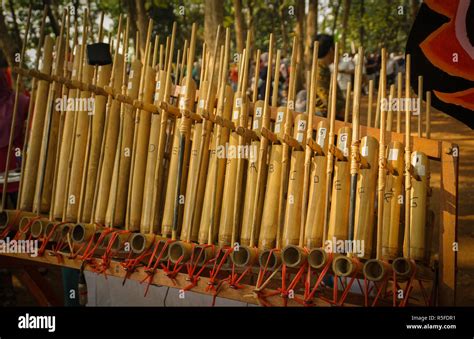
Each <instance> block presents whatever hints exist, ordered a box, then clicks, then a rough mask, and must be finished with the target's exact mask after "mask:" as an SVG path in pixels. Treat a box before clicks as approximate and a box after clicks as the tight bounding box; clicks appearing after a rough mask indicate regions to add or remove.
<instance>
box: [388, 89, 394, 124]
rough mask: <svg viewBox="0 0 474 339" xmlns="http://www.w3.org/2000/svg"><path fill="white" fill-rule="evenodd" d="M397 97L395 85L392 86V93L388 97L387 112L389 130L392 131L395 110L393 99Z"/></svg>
mask: <svg viewBox="0 0 474 339" xmlns="http://www.w3.org/2000/svg"><path fill="white" fill-rule="evenodd" d="M394 98H395V85H391V86H390V94H389V97H388V112H387V132H391V131H392V126H393V110H392V108H393V107H392V100H393V99H394Z"/></svg>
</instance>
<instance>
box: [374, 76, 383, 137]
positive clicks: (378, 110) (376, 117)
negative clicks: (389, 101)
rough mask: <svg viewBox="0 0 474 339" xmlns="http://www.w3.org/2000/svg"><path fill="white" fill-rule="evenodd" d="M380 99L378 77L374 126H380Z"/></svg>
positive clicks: (380, 83) (380, 88)
mask: <svg viewBox="0 0 474 339" xmlns="http://www.w3.org/2000/svg"><path fill="white" fill-rule="evenodd" d="M382 99H384V98H383V97H382V82H381V81H380V79H379V89H378V92H377V103H376V107H375V123H374V127H375V128H380V106H381V104H382Z"/></svg>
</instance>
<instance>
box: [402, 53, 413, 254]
mask: <svg viewBox="0 0 474 339" xmlns="http://www.w3.org/2000/svg"><path fill="white" fill-rule="evenodd" d="M410 72H411V55H410V54H407V55H406V61H405V99H406V102H407V103H408V102H410ZM410 114H411V112H410V106H409V105H406V108H405V200H404V206H405V244H406V249H407V251H406V257H407V258H408V259H410V258H411V255H410V254H411V253H410V247H411V243H410V237H411V223H410V221H411V218H410V212H411V209H410V191H411V173H410V169H411V168H410V164H411V147H410V133H411V131H410V130H411V116H410Z"/></svg>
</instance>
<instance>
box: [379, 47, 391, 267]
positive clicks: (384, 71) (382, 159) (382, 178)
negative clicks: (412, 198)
mask: <svg viewBox="0 0 474 339" xmlns="http://www.w3.org/2000/svg"><path fill="white" fill-rule="evenodd" d="M380 77H381V79H380V81H382V97H383V98H385V96H386V90H387V89H386V81H387V51H386V50H385V48H382V71H381V74H380ZM394 92H395V86H394V85H392V86H391V87H390V98H392V97H393V95H394ZM380 113H381V123H380V137H379V178H378V193H377V206H378V207H377V208H378V211H377V244H376V246H377V251H376V259H377V260H380V259H381V258H382V241H383V207H384V192H385V175H386V159H385V128H384V124H385V120H386V118H387V111H386V107H382V109H381V112H380ZM391 113H392V110H391V109H390V110H389V118H388V122H387V123H389V124H390V130H391V127H392V124H391V123H392V121H390V116H391Z"/></svg>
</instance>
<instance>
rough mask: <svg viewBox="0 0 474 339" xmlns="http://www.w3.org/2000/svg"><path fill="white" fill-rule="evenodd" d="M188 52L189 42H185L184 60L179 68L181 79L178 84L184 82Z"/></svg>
mask: <svg viewBox="0 0 474 339" xmlns="http://www.w3.org/2000/svg"><path fill="white" fill-rule="evenodd" d="M187 52H188V40H184V47H183V58H182V60H181V66H180V67H179V77H178V81H179V82H178V83H179V84H180V83H181V82H182V81H183V77H184V63H185V61H186V54H187Z"/></svg>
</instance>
